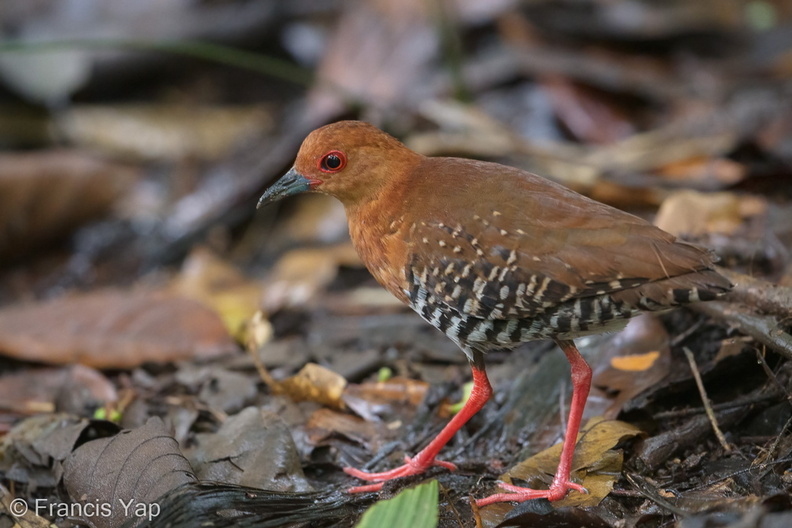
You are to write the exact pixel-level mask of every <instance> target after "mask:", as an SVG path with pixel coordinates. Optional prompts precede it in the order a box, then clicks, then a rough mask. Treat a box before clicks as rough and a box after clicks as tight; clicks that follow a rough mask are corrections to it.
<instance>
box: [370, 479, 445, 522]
mask: <svg viewBox="0 0 792 528" xmlns="http://www.w3.org/2000/svg"><path fill="white" fill-rule="evenodd" d="M437 495H438V486H437V481H436V480H431V481H429V482H426V483H424V484H421V485H420V486H416V487H414V488H410V489H407V490H404V491H402V492H401V493H399V494H398V495H396V496H395V497H393V498H392V499H388V500H384V501H380V502H378V503H377V504H375V505H374V506H372V507H371V508H369V509H368V510H366V512H365V513H364V514H363V516H362V517H361V518H360V522H358V523H357V524H356V525H355V528H382V527H384V526H387V527H388V528H435V527H436V526H437Z"/></svg>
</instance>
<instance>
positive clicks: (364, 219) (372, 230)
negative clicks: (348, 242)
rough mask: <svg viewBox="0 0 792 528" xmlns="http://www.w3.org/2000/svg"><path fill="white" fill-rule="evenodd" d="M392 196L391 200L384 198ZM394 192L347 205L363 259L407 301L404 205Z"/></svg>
mask: <svg viewBox="0 0 792 528" xmlns="http://www.w3.org/2000/svg"><path fill="white" fill-rule="evenodd" d="M386 195H387V196H388V200H385V199H382V198H381V197H383V196H386ZM393 198H394V195H393V194H392V193H383V194H380V195H379V196H378V197H377V198H375V199H373V200H369V201H367V202H365V203H362V204H355V205H352V206H349V205H348V206H346V212H347V217H348V219H349V235H350V238H351V239H352V244H353V245H354V246H355V250H356V251H357V253H358V255H360V259H361V260H362V261H363V263H364V264H365V266H366V268H368V270H369V272H371V274H372V275H373V276H374V278H375V279H377V282H379V283H380V284H382V285H383V286H384V287H385V289H387V290H388V291H389V292H391V293H392V294H393V295H395V296H396V297H397V298H398V299H400V300H401V301H403V302H406V301H407V298H406V295H405V292H404V290H405V287H406V275H405V271H404V263H405V258H406V254H407V246H406V230H407V229H409V226H408V225H406V224H405V221H404V204H403V203H402V201H401V200H394V199H393Z"/></svg>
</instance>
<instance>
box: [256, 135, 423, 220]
mask: <svg viewBox="0 0 792 528" xmlns="http://www.w3.org/2000/svg"><path fill="white" fill-rule="evenodd" d="M421 158H422V156H420V155H419V154H416V153H415V152H413V151H411V150H409V149H408V148H407V147H405V146H404V145H402V144H401V143H400V142H399V141H398V140H396V139H395V138H393V137H392V136H390V135H388V134H386V133H385V132H383V131H381V130H379V129H378V128H376V127H374V126H372V125H369V124H368V123H363V122H361V121H339V122H338V123H333V124H330V125H326V126H324V127H322V128H318V129H316V130H314V131H313V132H311V133H310V134H309V135H308V137H307V138H305V141H303V144H302V146H301V147H300V151H299V153H298V154H297V160H296V161H295V162H294V167H292V168H291V170H289V171H288V172H287V173H286V174H284V175H283V176H282V177H281V178H280V179H279V180H278V181H276V182H275V183H274V184H273V185H272V186H271V187H270V188H269V189H267V191H266V192H265V193H264V195H263V196H262V197H261V199H260V200H259V203H258V207H262V206H264V205H267V204H269V203H272V202H275V201H278V200H280V199H282V198H285V197H287V196H291V195H293V194H299V193H302V192H306V191H315V192H321V193H324V194H329V195H331V196H334V197H336V198H338V199H339V200H341V202H342V203H343V204H344V205H345V206H355V205H359V204H361V203H363V202H367V201H370V200H372V199H375V198H376V196H377V195H379V193H381V192H382V189H383V188H384V187H385V185H386V184H387V183H388V182H389V181H393V180H394V178H398V176H399V175H400V174H401V173H403V172H405V171H410V170H412V168H413V167H414V166H415V164H417V163H419V162H420V159H421Z"/></svg>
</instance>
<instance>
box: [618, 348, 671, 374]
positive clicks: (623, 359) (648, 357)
mask: <svg viewBox="0 0 792 528" xmlns="http://www.w3.org/2000/svg"><path fill="white" fill-rule="evenodd" d="M659 357H660V352H659V351H658V350H653V351H652V352H646V353H645V354H632V355H629V356H618V357H614V358H611V361H610V364H611V366H612V367H613V368H615V369H618V370H626V371H629V372H643V371H645V370H649V369H650V368H652V366H654V364H655V361H657V359H658V358H659Z"/></svg>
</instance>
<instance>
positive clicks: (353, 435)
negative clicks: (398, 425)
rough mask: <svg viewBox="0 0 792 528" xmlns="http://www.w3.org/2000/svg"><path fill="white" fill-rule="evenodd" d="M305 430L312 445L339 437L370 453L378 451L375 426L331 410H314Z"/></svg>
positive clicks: (378, 432)
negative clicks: (364, 448)
mask: <svg viewBox="0 0 792 528" xmlns="http://www.w3.org/2000/svg"><path fill="white" fill-rule="evenodd" d="M305 430H306V433H307V434H308V439H309V441H310V442H311V444H312V445H321V444H324V443H326V442H327V441H328V439H330V438H332V437H334V436H337V435H340V436H343V437H346V438H349V439H350V440H352V441H354V442H357V443H359V444H361V445H363V446H365V447H366V449H368V450H369V451H370V452H376V451H377V450H378V449H379V447H380V439H381V438H382V435H381V432H380V431H379V430H378V428H377V426H376V425H375V424H373V423H371V422H368V421H366V420H363V419H362V418H358V417H357V416H352V415H351V414H347V413H342V412H338V411H334V410H332V409H318V410H316V411H315V412H314V413H313V414H312V415H311V417H310V418H309V419H308V422H307V423H306V425H305Z"/></svg>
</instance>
